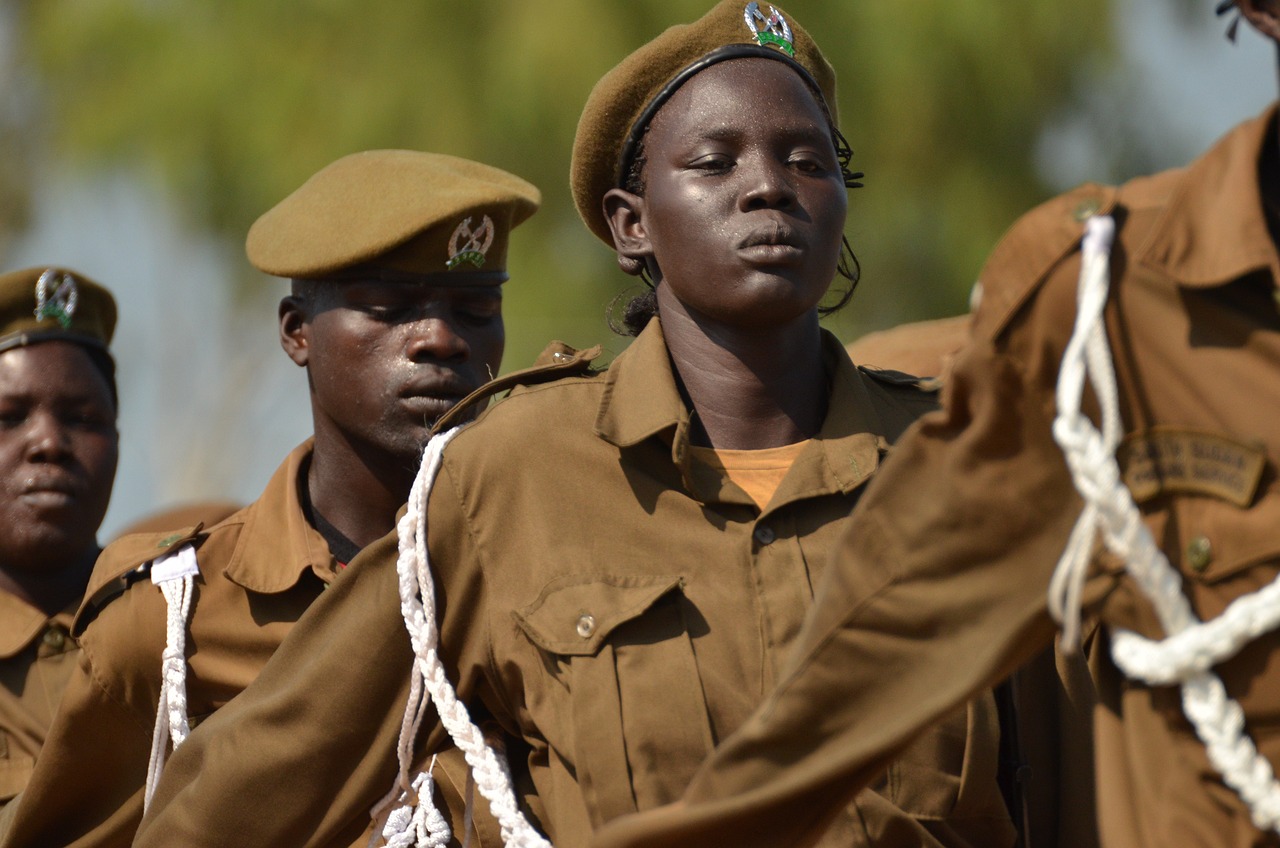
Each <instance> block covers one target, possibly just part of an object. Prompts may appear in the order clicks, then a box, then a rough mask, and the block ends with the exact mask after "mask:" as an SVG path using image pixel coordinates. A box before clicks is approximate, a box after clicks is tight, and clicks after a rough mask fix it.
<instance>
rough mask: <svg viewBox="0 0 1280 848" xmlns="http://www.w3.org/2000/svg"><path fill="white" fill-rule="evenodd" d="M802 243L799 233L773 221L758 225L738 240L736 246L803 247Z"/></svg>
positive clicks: (740, 247)
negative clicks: (766, 224) (765, 224)
mask: <svg viewBox="0 0 1280 848" xmlns="http://www.w3.org/2000/svg"><path fill="white" fill-rule="evenodd" d="M803 246H804V245H803V243H802V240H801V238H800V237H799V235H798V234H797V233H796V232H795V230H793V229H792V228H791V227H788V226H787V225H785V224H782V223H780V222H776V221H775V222H773V223H771V224H769V225H768V226H764V227H758V228H756V229H754V230H752V231H751V232H749V233H747V235H746V236H744V237H743V239H742V241H740V242H738V248H739V249H740V250H741V249H745V248H750V247H793V248H800V247H803Z"/></svg>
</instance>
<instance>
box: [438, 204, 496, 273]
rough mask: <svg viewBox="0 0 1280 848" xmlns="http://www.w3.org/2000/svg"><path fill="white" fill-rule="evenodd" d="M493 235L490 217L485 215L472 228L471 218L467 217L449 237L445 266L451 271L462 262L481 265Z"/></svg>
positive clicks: (490, 245)
mask: <svg viewBox="0 0 1280 848" xmlns="http://www.w3.org/2000/svg"><path fill="white" fill-rule="evenodd" d="M493 236H494V227H493V219H492V218H490V217H489V216H488V215H485V216H484V218H483V219H481V221H480V226H478V227H476V228H475V229H474V230H473V229H471V218H470V217H468V218H467V219H466V220H464V221H463V222H462V223H461V224H459V225H458V228H457V229H456V230H454V231H453V235H452V236H450V237H449V262H448V264H447V265H446V266H445V267H447V268H448V269H449V270H450V271H452V270H453V269H455V268H457V267H458V266H459V265H461V264H462V263H464V262H470V263H471V264H472V265H474V266H476V267H477V268H479V267H481V266H483V265H484V255H485V254H486V253H488V252H489V248H490V247H492V246H493ZM464 239H465V242H464ZM459 245H461V246H459Z"/></svg>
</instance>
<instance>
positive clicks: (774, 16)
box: [742, 0, 796, 59]
mask: <svg viewBox="0 0 1280 848" xmlns="http://www.w3.org/2000/svg"><path fill="white" fill-rule="evenodd" d="M742 17H743V20H745V21H746V22H747V28H748V29H749V30H751V32H752V34H754V35H755V37H756V44H759V45H760V46H761V47H764V46H766V45H769V44H772V45H773V46H774V47H777V48H778V49H779V50H781V51H782V52H783V53H786V54H787V55H788V56H790V57H791V58H793V59H794V58H795V56H796V48H795V47H794V46H793V45H792V41H791V25H790V24H788V23H787V19H786V18H784V17H782V13H781V12H779V11H778V10H777V9H775V8H773V7H772V6H770V7H769V14H768V16H766V15H765V13H764V12H762V11H760V4H759V3H756V2H754V0H753V2H751V3H748V4H747V8H746V9H744V10H743V12H742Z"/></svg>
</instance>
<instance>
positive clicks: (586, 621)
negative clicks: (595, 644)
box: [577, 613, 596, 639]
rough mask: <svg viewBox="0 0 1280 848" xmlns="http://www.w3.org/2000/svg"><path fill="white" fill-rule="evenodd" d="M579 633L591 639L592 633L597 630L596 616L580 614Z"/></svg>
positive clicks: (584, 637)
mask: <svg viewBox="0 0 1280 848" xmlns="http://www.w3.org/2000/svg"><path fill="white" fill-rule="evenodd" d="M577 629H578V635H579V636H581V637H582V638H583V639H590V638H591V634H592V633H595V632H596V619H595V616H593V615H590V614H588V613H583V614H582V615H580V616H578V628H577Z"/></svg>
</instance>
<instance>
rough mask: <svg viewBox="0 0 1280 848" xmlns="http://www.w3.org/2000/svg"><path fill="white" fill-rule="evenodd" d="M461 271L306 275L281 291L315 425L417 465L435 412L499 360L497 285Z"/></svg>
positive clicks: (285, 324)
mask: <svg viewBox="0 0 1280 848" xmlns="http://www.w3.org/2000/svg"><path fill="white" fill-rule="evenodd" d="M458 280H459V282H456V283H455V282H454V281H453V280H450V283H451V284H450V285H448V286H427V285H422V284H418V283H404V282H383V281H376V280H373V281H353V282H333V283H329V282H325V283H313V284H308V286H307V289H306V294H304V295H303V297H302V298H301V299H299V298H298V297H297V296H295V297H292V298H286V299H285V301H284V302H283V303H282V304H281V332H282V337H283V341H284V345H285V349H286V350H287V351H288V352H289V354H290V356H291V357H292V358H293V360H294V361H295V362H297V363H298V364H299V365H306V366H307V370H308V373H309V376H310V381H311V390H312V408H313V411H314V414H315V423H316V429H317V432H320V431H321V430H322V429H326V428H327V429H330V430H333V431H336V432H337V435H339V436H340V437H342V438H343V439H345V440H346V441H348V442H349V443H351V444H352V445H353V446H354V447H356V448H357V449H358V450H368V449H373V450H374V451H377V452H380V453H382V454H385V455H386V456H387V457H390V458H392V459H395V460H397V461H400V462H403V463H405V467H408V468H415V467H416V466H417V463H418V460H419V458H420V456H421V453H422V447H423V445H425V444H426V441H427V437H428V435H429V433H430V430H431V426H432V425H433V424H434V423H435V421H436V419H437V418H439V417H440V416H441V415H443V414H444V413H445V412H446V411H448V410H449V409H450V408H452V407H453V406H454V404H456V403H457V402H458V401H459V400H461V399H462V398H463V397H464V396H465V395H467V394H468V393H469V392H471V391H472V390H473V389H476V388H478V387H479V386H481V385H482V384H484V383H485V382H487V381H488V380H489V379H490V378H491V377H492V376H493V375H495V374H496V373H497V371H498V366H499V365H500V364H501V362H502V350H503V346H504V343H505V332H504V329H503V324H502V287H501V286H500V285H496V284H493V283H491V282H486V283H471V282H467V281H466V280H465V279H464V278H462V277H459V278H458ZM290 310H296V311H293V312H291V311H290ZM291 316H292V317H291Z"/></svg>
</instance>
